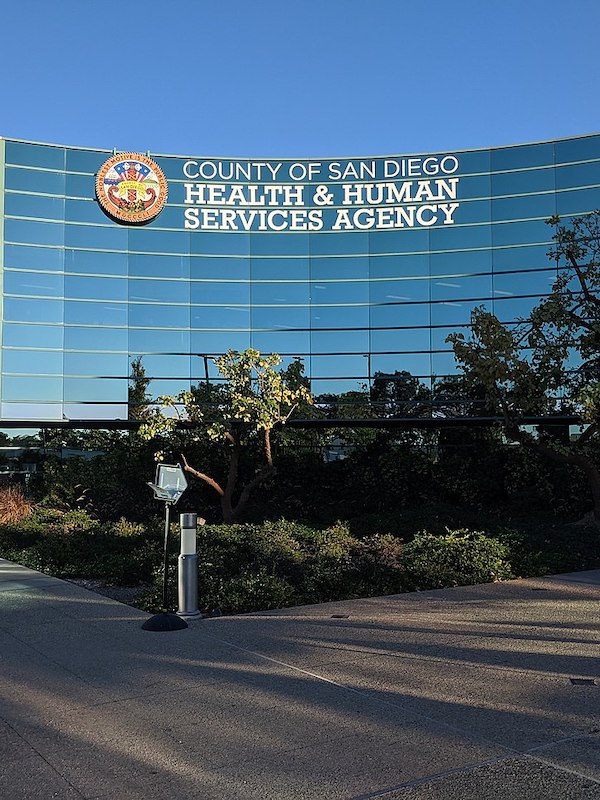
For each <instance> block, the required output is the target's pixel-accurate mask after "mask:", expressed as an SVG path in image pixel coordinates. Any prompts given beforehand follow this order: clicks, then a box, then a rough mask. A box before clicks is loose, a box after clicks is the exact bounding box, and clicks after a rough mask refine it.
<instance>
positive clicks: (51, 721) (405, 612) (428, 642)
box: [0, 561, 600, 800]
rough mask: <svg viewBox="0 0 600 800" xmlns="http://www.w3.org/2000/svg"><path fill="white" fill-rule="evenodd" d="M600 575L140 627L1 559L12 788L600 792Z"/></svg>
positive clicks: (144, 797) (4, 727)
mask: <svg viewBox="0 0 600 800" xmlns="http://www.w3.org/2000/svg"><path fill="white" fill-rule="evenodd" d="M599 600H600V571H597V572H587V573H576V574H572V575H562V576H558V577H554V578H545V579H532V580H523V581H511V582H507V583H502V584H493V585H486V586H476V587H468V588H458V589H448V590H440V591H431V592H421V593H416V594H407V595H399V596H396V597H386V598H379V599H372V600H356V601H346V602H339V603H329V604H324V605H319V606H306V607H302V608H295V609H288V610H285V611H277V612H269V613H264V614H255V615H246V616H241V617H222V618H219V619H210V620H198V621H193V622H190V627H189V629H187V630H184V631H178V632H171V633H150V632H146V631H143V630H142V629H141V627H140V626H141V623H142V622H143V621H144V620H145V619H146V618H147V616H148V615H146V614H143V613H141V612H139V611H136V610H135V609H132V608H129V607H127V606H124V605H121V604H119V603H117V602H114V601H112V600H109V599H107V598H105V597H101V596H99V595H96V594H93V593H91V592H88V591H86V590H84V589H81V588H79V587H77V586H75V585H73V584H70V583H65V582H63V581H59V580H55V579H52V578H49V577H47V576H45V575H40V574H39V573H35V572H32V571H30V570H26V569H23V568H21V567H17V566H15V565H13V564H10V563H8V562H6V561H0V688H1V699H0V797H1V798H3V799H4V798H5V799H6V800H20V798H27V800H30V799H31V798H44V800H45V799H46V798H57V799H59V800H67V798H68V800H71V799H73V800H74V799H75V798H86V800H93V798H98V800H100V798H102V799H103V800H104V799H106V800H108V799H109V798H110V800H155V798H160V799H161V800H162V799H163V798H164V800H167V798H168V799H169V800H185V799H186V798H197V799H198V800H213V799H218V800H251V799H254V798H260V800H265V799H266V798H275V799H276V800H279V799H280V798H281V800H284V799H286V798H294V800H305V799H306V800H313V798H314V800H317V798H318V800H329V799H330V798H331V799H332V800H333V798H340V799H341V798H343V799H344V800H350V798H352V799H353V800H358V798H365V800H366V798H376V797H381V798H386V800H392V798H394V800H417V799H418V800H425V799H427V800H450V798H456V799H457V800H493V799H494V798H502V800H513V798H514V800H517V799H518V800H523V798H527V800H584V798H585V800H599V798H600V647H599V644H600V635H599V625H598V622H599V617H600V604H599V602H598V601H599Z"/></svg>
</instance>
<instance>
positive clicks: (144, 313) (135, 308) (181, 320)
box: [129, 303, 190, 328]
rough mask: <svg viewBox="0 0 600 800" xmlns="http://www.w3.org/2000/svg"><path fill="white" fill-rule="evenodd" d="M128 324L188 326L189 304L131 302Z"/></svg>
mask: <svg viewBox="0 0 600 800" xmlns="http://www.w3.org/2000/svg"><path fill="white" fill-rule="evenodd" d="M129 324H130V325H131V326H132V327H134V328H189V326H190V308H189V306H187V305H185V306H168V305H164V306H163V305H159V304H158V303H156V304H145V303H131V304H130V306H129Z"/></svg>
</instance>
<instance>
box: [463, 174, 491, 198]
mask: <svg viewBox="0 0 600 800" xmlns="http://www.w3.org/2000/svg"><path fill="white" fill-rule="evenodd" d="M490 195H491V181H490V176H489V175H473V176H471V177H466V178H465V177H461V178H459V180H458V189H457V199H458V201H459V202H460V201H462V200H469V199H472V198H473V199H479V198H484V197H489V196H490Z"/></svg>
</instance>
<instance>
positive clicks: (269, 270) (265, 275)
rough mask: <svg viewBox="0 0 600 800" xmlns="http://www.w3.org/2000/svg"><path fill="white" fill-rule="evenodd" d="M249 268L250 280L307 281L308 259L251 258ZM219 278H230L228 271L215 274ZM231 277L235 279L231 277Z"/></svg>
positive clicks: (248, 263) (248, 262)
mask: <svg viewBox="0 0 600 800" xmlns="http://www.w3.org/2000/svg"><path fill="white" fill-rule="evenodd" d="M246 264H247V266H249V267H250V274H251V275H252V280H255V281H258V280H267V281H268V280H277V279H278V278H280V279H282V280H284V279H285V280H308V277H309V260H308V258H253V259H252V260H251V261H247V262H246ZM217 274H218V275H219V276H220V277H222V278H224V277H230V275H229V271H228V272H227V274H225V273H217ZM231 277H235V276H233V275H231Z"/></svg>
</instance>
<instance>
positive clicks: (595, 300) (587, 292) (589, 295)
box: [566, 250, 600, 308]
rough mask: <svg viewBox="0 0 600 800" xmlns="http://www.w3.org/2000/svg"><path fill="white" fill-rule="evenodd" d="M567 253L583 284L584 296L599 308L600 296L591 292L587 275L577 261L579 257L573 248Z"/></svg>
mask: <svg viewBox="0 0 600 800" xmlns="http://www.w3.org/2000/svg"><path fill="white" fill-rule="evenodd" d="M566 255H567V258H568V259H569V261H570V262H571V266H572V267H573V269H574V270H575V272H576V274H577V278H578V280H579V283H580V285H581V289H582V291H583V296H584V297H585V299H586V300H587V301H588V303H591V304H592V305H594V306H596V307H597V308H600V298H598V297H596V296H595V295H593V294H592V293H591V292H590V290H589V287H588V285H587V282H586V280H585V276H584V275H583V272H582V270H581V267H580V266H579V264H578V263H577V259H576V258H575V256H574V255H573V253H572V251H571V250H567V253H566Z"/></svg>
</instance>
